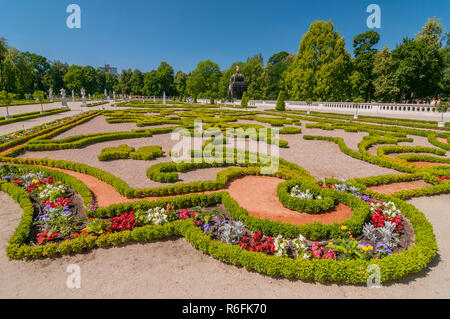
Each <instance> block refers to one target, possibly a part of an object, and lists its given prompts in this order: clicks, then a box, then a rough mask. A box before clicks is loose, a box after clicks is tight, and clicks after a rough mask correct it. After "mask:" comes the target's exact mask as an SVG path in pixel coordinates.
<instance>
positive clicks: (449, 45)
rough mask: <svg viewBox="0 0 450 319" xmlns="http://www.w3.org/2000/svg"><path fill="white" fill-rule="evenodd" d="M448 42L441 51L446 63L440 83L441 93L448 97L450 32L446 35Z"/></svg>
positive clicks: (449, 87)
mask: <svg viewBox="0 0 450 319" xmlns="http://www.w3.org/2000/svg"><path fill="white" fill-rule="evenodd" d="M445 38H446V42H445V45H444V47H443V48H442V49H441V50H440V51H439V52H440V54H441V56H442V61H443V63H444V70H443V72H442V73H443V74H442V80H441V82H440V83H439V87H440V91H441V94H442V95H444V96H446V97H448V96H449V95H450V33H447V34H446V35H445Z"/></svg>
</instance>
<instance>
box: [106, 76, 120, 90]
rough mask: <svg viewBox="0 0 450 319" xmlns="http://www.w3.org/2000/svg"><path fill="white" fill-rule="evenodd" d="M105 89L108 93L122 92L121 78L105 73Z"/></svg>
mask: <svg viewBox="0 0 450 319" xmlns="http://www.w3.org/2000/svg"><path fill="white" fill-rule="evenodd" d="M105 89H107V90H108V92H111V91H116V92H119V91H120V87H119V76H118V75H117V74H114V73H105Z"/></svg>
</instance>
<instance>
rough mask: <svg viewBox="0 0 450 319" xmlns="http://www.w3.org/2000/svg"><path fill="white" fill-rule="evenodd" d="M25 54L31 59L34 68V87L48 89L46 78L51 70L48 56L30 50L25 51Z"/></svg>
mask: <svg viewBox="0 0 450 319" xmlns="http://www.w3.org/2000/svg"><path fill="white" fill-rule="evenodd" d="M23 56H24V57H25V58H26V59H27V60H28V61H29V63H30V65H31V68H32V69H33V85H34V89H35V90H38V91H46V90H47V89H48V88H47V87H46V86H45V80H44V78H45V76H46V74H47V73H48V72H49V71H50V63H49V62H48V61H47V58H46V57H43V56H41V55H38V54H35V53H30V52H24V53H23Z"/></svg>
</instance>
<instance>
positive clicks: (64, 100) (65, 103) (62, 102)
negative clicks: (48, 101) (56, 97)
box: [59, 89, 69, 108]
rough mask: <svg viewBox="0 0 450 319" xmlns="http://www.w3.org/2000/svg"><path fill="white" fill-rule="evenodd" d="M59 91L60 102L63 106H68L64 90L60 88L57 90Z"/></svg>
mask: <svg viewBox="0 0 450 319" xmlns="http://www.w3.org/2000/svg"><path fill="white" fill-rule="evenodd" d="M59 92H60V93H61V104H62V107H63V108H68V107H69V106H68V105H67V100H66V90H64V89H61V90H60V91H59Z"/></svg>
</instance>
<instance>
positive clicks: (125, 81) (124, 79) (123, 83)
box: [119, 69, 133, 94]
mask: <svg viewBox="0 0 450 319" xmlns="http://www.w3.org/2000/svg"><path fill="white" fill-rule="evenodd" d="M132 75H133V72H132V71H131V69H128V70H122V74H121V75H120V79H119V87H120V93H122V94H130V93H131V86H130V79H131V76H132Z"/></svg>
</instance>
